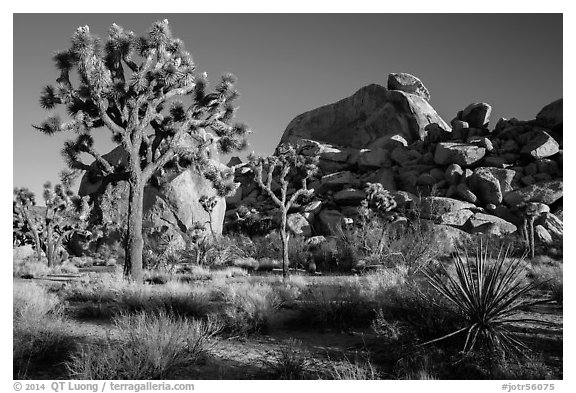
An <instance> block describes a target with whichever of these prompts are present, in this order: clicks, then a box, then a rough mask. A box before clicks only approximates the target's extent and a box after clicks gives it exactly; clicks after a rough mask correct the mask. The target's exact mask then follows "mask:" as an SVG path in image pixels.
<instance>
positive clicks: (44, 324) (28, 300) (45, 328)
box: [12, 281, 75, 379]
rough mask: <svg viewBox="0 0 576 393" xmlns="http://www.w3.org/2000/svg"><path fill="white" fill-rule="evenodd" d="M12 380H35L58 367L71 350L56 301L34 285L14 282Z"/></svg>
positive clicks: (67, 333)
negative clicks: (48, 367)
mask: <svg viewBox="0 0 576 393" xmlns="http://www.w3.org/2000/svg"><path fill="white" fill-rule="evenodd" d="M13 302H14V303H13V304H14V311H13V337H12V343H13V351H12V355H13V377H14V379H28V378H34V377H36V375H37V372H38V370H39V369H42V368H45V367H46V365H50V366H52V367H57V366H58V365H59V364H60V363H61V362H62V361H63V360H64V359H65V357H66V356H67V355H68V354H69V353H70V351H72V350H73V349H74V346H75V344H74V341H73V340H72V339H71V338H70V335H69V332H68V329H67V327H66V322H65V320H64V319H63V318H62V315H61V309H62V307H61V304H60V301H59V299H58V297H57V296H56V295H54V294H51V293H49V292H48V291H47V290H46V289H45V288H44V287H41V286H39V285H37V284H35V283H24V282H20V281H14V288H13Z"/></svg>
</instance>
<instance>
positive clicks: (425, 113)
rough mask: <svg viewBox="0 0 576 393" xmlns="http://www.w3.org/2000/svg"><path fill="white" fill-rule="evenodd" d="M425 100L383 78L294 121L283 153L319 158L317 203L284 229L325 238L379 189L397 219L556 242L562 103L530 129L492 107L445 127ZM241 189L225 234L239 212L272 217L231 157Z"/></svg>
mask: <svg viewBox="0 0 576 393" xmlns="http://www.w3.org/2000/svg"><path fill="white" fill-rule="evenodd" d="M429 100H430V93H429V92H428V89H426V87H425V86H424V84H423V83H422V82H421V81H420V80H419V79H418V78H416V77H414V76H412V75H410V74H405V73H401V74H390V75H389V77H388V84H387V87H383V86H380V85H376V84H372V85H369V86H366V87H363V88H361V89H360V90H358V91H357V92H356V93H354V94H353V95H352V96H350V97H348V98H345V99H343V100H340V101H338V102H336V103H333V104H330V105H326V106H323V107H320V108H317V109H314V110H311V111H309V112H306V113H304V114H301V115H299V116H297V117H296V118H295V119H294V120H292V121H291V122H290V124H289V125H288V127H287V128H286V130H285V132H284V134H283V136H282V139H281V141H280V143H290V144H292V145H294V146H296V148H297V150H298V152H299V153H301V154H303V155H308V156H318V157H319V159H320V161H319V172H318V174H317V175H316V178H315V179H314V181H312V182H311V183H310V188H314V190H315V192H314V197H313V198H312V200H308V201H307V203H305V204H302V205H295V206H294V207H293V208H292V211H291V213H290V215H289V218H288V225H289V227H290V229H291V230H292V231H293V232H294V233H297V234H301V235H305V236H311V235H317V234H330V233H333V232H334V230H335V229H336V228H337V227H338V226H339V225H342V224H343V223H344V222H348V221H349V220H350V219H351V220H354V219H355V218H356V217H357V216H358V208H359V205H360V203H361V201H362V200H363V199H364V198H365V193H364V188H365V187H366V184H367V183H381V184H382V185H383V186H384V188H386V189H387V190H389V191H390V192H391V194H392V195H393V197H394V198H395V200H396V202H397V205H398V208H399V209H417V210H418V212H419V214H420V216H421V217H422V218H424V219H430V220H433V221H434V222H435V223H438V224H442V225H449V226H452V227H456V228H458V229H461V230H464V231H466V232H468V233H486V234H496V235H501V234H508V233H513V232H516V231H517V230H521V229H522V228H524V226H525V224H526V223H527V222H530V225H534V230H535V234H536V237H537V239H538V240H539V241H540V242H544V243H551V242H553V241H554V240H557V239H561V238H562V195H563V177H562V170H563V165H562V156H563V138H562V131H563V124H562V99H559V100H557V101H554V102H552V103H551V104H549V105H547V106H545V107H544V108H543V109H542V110H541V111H540V112H539V113H538V114H537V115H536V117H535V119H533V120H528V121H522V120H517V119H514V118H513V119H500V120H498V121H497V122H496V125H495V126H494V127H491V126H490V120H491V119H490V115H491V109H492V108H491V106H490V105H489V104H487V103H472V104H470V105H468V106H467V107H465V108H464V109H463V110H461V111H459V112H458V113H457V115H456V116H455V118H454V119H452V121H450V123H449V124H448V123H447V122H445V121H444V120H443V119H442V118H441V117H440V116H439V115H438V114H437V113H436V111H435V110H434V109H433V108H432V106H431V105H430V103H429ZM228 166H230V167H233V168H235V176H236V181H238V182H240V184H241V186H240V187H239V188H238V190H237V192H236V194H234V195H233V196H231V197H229V198H227V212H226V215H225V225H226V224H227V223H230V222H232V221H233V220H234V219H235V218H236V217H237V216H238V215H237V208H238V207H240V206H245V207H247V208H249V209H254V210H257V211H258V212H260V213H262V214H268V213H269V214H270V215H272V216H273V215H274V214H275V213H276V212H275V207H274V205H273V204H272V203H271V202H270V201H269V199H268V197H267V196H266V195H265V194H264V193H262V192H261V190H259V188H258V187H257V185H256V184H255V182H254V180H253V174H252V172H251V170H250V168H249V167H248V166H247V164H246V163H242V162H241V160H240V159H238V158H237V157H234V158H233V159H232V160H231V161H230V162H229V163H228Z"/></svg>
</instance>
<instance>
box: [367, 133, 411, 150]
mask: <svg viewBox="0 0 576 393" xmlns="http://www.w3.org/2000/svg"><path fill="white" fill-rule="evenodd" d="M401 146H404V147H406V146H408V141H407V140H406V138H404V137H403V136H402V135H398V134H394V135H384V136H383V137H381V138H379V139H376V140H375V141H374V142H372V143H371V144H370V145H368V146H367V147H368V148H369V149H385V150H388V151H392V150H394V149H395V148H397V147H401Z"/></svg>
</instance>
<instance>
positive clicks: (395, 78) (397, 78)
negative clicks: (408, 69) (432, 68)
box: [388, 72, 430, 101]
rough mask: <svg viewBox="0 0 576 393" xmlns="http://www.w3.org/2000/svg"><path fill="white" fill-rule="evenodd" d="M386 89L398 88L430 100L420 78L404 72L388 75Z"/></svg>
mask: <svg viewBox="0 0 576 393" xmlns="http://www.w3.org/2000/svg"><path fill="white" fill-rule="evenodd" d="M388 90H400V91H403V92H405V93H411V94H416V95H417V96H420V97H422V98H424V99H425V100H426V101H430V93H429V92H428V89H427V88H426V86H424V84H423V83H422V82H421V81H420V79H418V78H416V77H415V76H414V75H410V74H407V73H405V72H401V73H398V74H394V73H393V74H390V75H388Z"/></svg>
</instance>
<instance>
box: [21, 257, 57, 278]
mask: <svg viewBox="0 0 576 393" xmlns="http://www.w3.org/2000/svg"><path fill="white" fill-rule="evenodd" d="M47 274H50V268H49V267H48V264H47V262H46V260H44V261H38V260H37V259H35V258H26V259H19V260H14V262H13V269H12V275H13V276H14V277H18V278H37V277H42V276H46V275H47Z"/></svg>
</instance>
